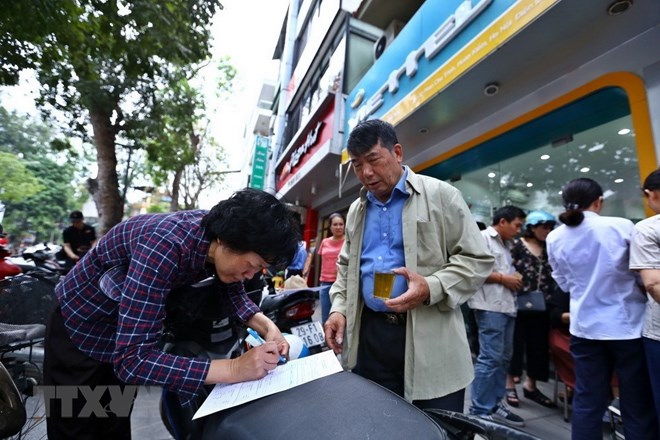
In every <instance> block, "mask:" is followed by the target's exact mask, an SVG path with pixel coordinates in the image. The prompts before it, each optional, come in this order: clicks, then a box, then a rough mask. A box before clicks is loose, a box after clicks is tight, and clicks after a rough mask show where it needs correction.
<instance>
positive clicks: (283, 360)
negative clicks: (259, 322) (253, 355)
mask: <svg viewBox="0 0 660 440" xmlns="http://www.w3.org/2000/svg"><path fill="white" fill-rule="evenodd" d="M247 332H248V333H249V334H250V336H252V337H253V338H254V339H256V340H257V342H258V344H257V345H261V344H263V343H264V342H266V341H264V338H262V337H261V336H259V333H257V332H256V331H255V330H253V329H251V328H249V327H248V329H247ZM280 362H281V363H283V364H285V363H286V358H285V357H284V356H282V355H280Z"/></svg>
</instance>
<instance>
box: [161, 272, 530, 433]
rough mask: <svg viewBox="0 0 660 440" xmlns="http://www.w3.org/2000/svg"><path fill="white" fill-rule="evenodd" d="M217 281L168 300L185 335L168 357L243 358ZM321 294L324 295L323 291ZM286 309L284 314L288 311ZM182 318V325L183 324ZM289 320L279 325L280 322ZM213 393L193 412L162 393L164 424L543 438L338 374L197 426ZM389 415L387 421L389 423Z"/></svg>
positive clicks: (219, 429) (208, 429)
mask: <svg viewBox="0 0 660 440" xmlns="http://www.w3.org/2000/svg"><path fill="white" fill-rule="evenodd" d="M215 282H216V281H215V280H206V281H205V282H203V283H200V284H197V285H195V286H191V287H189V288H186V289H182V290H181V291H175V292H172V293H171V294H170V298H168V315H170V316H169V317H168V320H171V321H175V322H174V323H172V322H170V323H169V324H167V325H166V328H169V329H172V328H175V327H176V328H179V329H181V330H183V332H181V330H180V331H179V332H178V334H177V332H176V331H172V332H171V333H170V332H169V331H168V334H170V337H171V338H172V339H171V341H170V343H169V346H168V347H165V348H164V349H165V350H166V351H168V352H171V353H176V354H179V355H184V356H205V357H207V358H210V359H217V358H219V357H220V358H232V357H235V356H238V355H240V354H241V353H242V352H243V350H244V349H245V346H244V344H243V343H242V341H243V338H244V330H243V329H242V328H241V326H240V325H238V324H237V323H233V322H232V320H231V319H229V318H228V314H227V313H226V309H223V307H222V305H221V304H219V302H218V295H217V293H216V291H217V290H216V288H215V287H214V283H215ZM252 287H253V286H252ZM191 289H192V290H191ZM304 290H305V289H300V290H299V291H291V293H289V292H283V293H284V295H282V293H280V294H279V295H281V298H273V299H272V301H274V302H275V303H279V304H289V305H290V304H293V303H295V302H296V300H292V299H291V298H295V296H296V293H297V295H300V296H301V297H303V298H304V297H305V296H306V295H305V293H304V292H301V291H304ZM315 293H316V294H317V295H316V297H318V293H317V292H315ZM250 296H251V297H252V299H253V301H255V302H256V303H261V304H264V305H268V304H269V303H270V301H266V299H267V298H268V297H269V296H272V295H268V294H264V293H263V292H262V291H260V290H259V289H257V290H252V291H251V292H250ZM259 296H262V297H263V298H262V300H259ZM289 297H291V298H289ZM311 297H314V295H313V294H312V295H311ZM287 299H288V301H286V300H287ZM191 301H192V302H194V304H191V303H190V302H191ZM280 301H282V302H280ZM301 302H302V300H301ZM283 308H284V309H286V308H287V307H286V305H285V306H283ZM303 308H304V307H303ZM301 309H302V308H301ZM195 310H197V312H195ZM296 310H297V309H296ZM182 313H183V315H182ZM177 316H178V317H177ZM270 316H272V317H275V318H278V317H280V316H281V315H280V314H279V313H273V314H271V315H270ZM284 316H286V312H285V313H284ZM290 316H295V313H294V312H291V313H290ZM182 317H183V320H182V321H179V320H180V319H181V318H182ZM176 321H179V322H178V323H176ZM286 322H287V321H286V320H283V321H280V323H281V324H282V323H286ZM296 327H298V326H296V325H292V326H290V328H296ZM184 328H185V330H184ZM205 329H206V330H205ZM211 389H212V387H204V388H203V390H202V391H201V392H200V394H199V395H198V396H197V398H196V399H195V401H194V402H193V404H192V405H191V406H188V407H182V406H181V405H180V404H179V401H178V399H177V396H176V394H175V393H173V392H170V391H167V390H164V391H163V395H162V399H161V418H162V419H163V422H164V424H165V426H166V427H167V429H168V431H169V432H170V434H171V435H172V436H173V437H174V438H175V439H177V440H181V439H214V438H231V439H236V440H241V439H255V438H273V437H277V438H315V439H318V440H330V439H336V438H379V439H385V440H388V439H392V440H394V439H400V438H408V437H412V438H425V439H451V440H459V439H460V440H463V439H471V438H473V437H474V435H475V434H479V435H481V436H482V437H483V438H486V439H493V440H495V439H497V440H499V439H517V440H538V438H537V437H535V436H533V435H530V434H527V433H525V432H523V431H520V430H518V429H515V428H510V427H508V426H506V425H503V424H499V423H493V422H489V421H486V420H483V419H481V418H479V417H476V416H469V415H464V414H460V413H454V412H451V411H442V410H437V409H433V410H426V411H422V410H420V409H418V408H417V407H415V406H414V405H412V404H410V403H408V402H407V401H405V400H404V399H402V398H401V397H399V396H397V395H396V394H394V393H392V392H391V391H389V390H387V389H385V388H383V387H381V386H379V385H377V384H375V383H373V382H371V381H369V380H367V379H364V378H362V377H360V376H357V375H355V374H352V373H349V372H343V373H338V374H333V375H330V376H327V377H324V378H321V379H318V380H315V381H312V382H308V383H306V384H303V385H301V386H298V387H294V388H292V389H289V390H286V391H284V392H281V393H277V394H275V395H271V396H267V397H264V398H261V399H258V400H255V401H252V402H249V403H246V404H243V405H240V406H238V407H234V408H230V409H227V410H224V411H221V412H219V413H215V414H212V415H209V416H206V417H202V418H199V419H196V420H192V417H193V415H194V414H195V413H196V412H197V410H198V409H199V407H200V406H201V405H202V403H203V402H204V400H205V399H206V397H207V396H208V393H209V392H210V390H211ZM255 414H258V415H259V423H255V422H254V420H255V419H254V417H255ZM384 414H387V416H386V417H384V416H383V415H384ZM374 421H375V422H374ZM274 433H276V434H274Z"/></svg>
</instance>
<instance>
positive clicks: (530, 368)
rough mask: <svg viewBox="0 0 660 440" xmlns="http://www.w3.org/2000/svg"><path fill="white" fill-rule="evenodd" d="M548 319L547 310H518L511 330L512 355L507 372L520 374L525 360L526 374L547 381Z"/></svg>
mask: <svg viewBox="0 0 660 440" xmlns="http://www.w3.org/2000/svg"><path fill="white" fill-rule="evenodd" d="M549 333H550V319H549V317H548V313H547V312H518V315H517V316H516V325H515V328H514V330H513V356H512V357H511V363H510V364H509V374H510V375H512V376H521V375H522V372H523V364H524V363H525V361H526V370H527V376H529V377H531V378H532V379H535V380H540V381H541V382H547V381H548V375H549V365H550V347H549V345H548V335H549Z"/></svg>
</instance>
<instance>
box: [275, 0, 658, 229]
mask: <svg viewBox="0 0 660 440" xmlns="http://www.w3.org/2000/svg"><path fill="white" fill-rule="evenodd" d="M292 12H297V14H295V17H296V18H295V22H296V23H295V26H294V28H295V30H291V29H289V27H288V26H287V24H285V25H284V26H283V37H282V38H281V40H280V43H279V44H278V47H281V48H282V50H281V51H280V53H283V54H284V53H286V51H285V50H283V48H284V46H285V44H284V43H286V42H288V43H289V45H290V46H292V49H291V57H290V59H289V61H290V65H291V74H290V76H289V78H288V79H287V81H286V82H281V83H280V84H284V85H283V86H282V85H281V86H280V92H279V99H280V100H284V101H283V102H282V105H280V106H279V107H278V108H279V110H280V111H278V112H277V113H278V116H277V117H279V118H280V123H281V124H282V128H281V129H280V130H279V131H278V130H275V135H274V140H273V141H272V143H273V144H275V145H279V146H281V148H279V149H278V150H273V153H274V154H273V157H272V159H271V162H270V163H269V167H270V168H272V169H274V170H275V172H274V173H273V175H272V178H273V179H272V181H273V186H274V188H276V191H277V194H278V195H279V196H280V197H283V198H285V199H286V200H288V201H289V202H291V203H294V204H295V203H297V204H298V205H299V206H301V207H303V209H304V210H305V211H306V212H307V213H309V215H308V217H309V219H310V220H313V219H317V220H314V221H313V223H315V224H314V225H311V224H306V229H308V230H309V231H310V232H309V233H308V235H307V238H308V239H311V238H313V236H314V235H315V234H314V233H313V232H312V230H315V233H316V234H319V233H321V232H322V231H323V219H324V218H325V217H326V216H327V215H328V214H329V213H331V212H333V211H337V210H343V209H346V208H347V207H348V205H349V204H350V203H351V201H352V200H354V199H355V197H356V196H357V193H358V190H359V182H358V181H357V179H356V178H355V176H354V175H353V172H352V170H351V169H350V162H349V161H348V160H347V155H346V153H345V151H343V148H344V143H345V139H346V136H347V133H348V132H350V129H351V128H352V127H353V126H355V124H356V123H358V122H359V121H361V120H364V119H369V118H381V119H384V120H387V121H389V122H391V123H392V124H393V125H394V126H395V127H396V129H397V133H398V135H399V141H400V143H401V144H402V145H403V146H404V162H405V163H406V164H407V165H409V166H410V167H411V168H412V169H413V170H414V171H415V172H418V173H421V174H427V175H431V176H434V177H437V178H439V179H442V180H446V181H448V182H450V183H452V184H453V185H454V186H456V187H458V188H459V189H460V190H461V191H462V193H463V196H464V197H465V199H466V201H467V202H468V204H469V205H470V207H471V209H472V212H473V214H474V216H475V220H480V221H484V222H486V223H489V222H490V218H491V214H492V212H493V210H494V209H496V208H498V207H500V206H503V205H505V204H515V205H518V206H520V207H522V208H524V209H529V210H532V209H544V210H547V211H550V212H552V213H554V214H558V213H559V212H561V211H563V207H562V203H561V193H560V191H561V187H562V186H563V184H565V183H566V182H567V181H569V180H571V179H573V178H576V177H590V178H593V179H594V180H596V181H598V182H599V183H600V184H601V185H602V186H603V188H604V190H605V199H606V203H605V205H604V211H603V213H604V214H605V215H617V216H622V217H627V218H630V219H632V220H637V219H641V218H644V217H645V216H646V215H648V214H649V212H648V211H646V209H645V206H644V203H643V198H642V193H641V191H640V190H639V188H640V184H641V182H642V181H643V179H644V178H645V177H646V175H648V174H649V173H650V172H651V171H653V170H654V169H656V168H657V167H658V145H659V141H660V51H657V50H654V47H655V45H656V44H657V43H656V42H657V41H660V4H659V3H658V2H657V1H655V0H635V1H634V2H632V1H630V0H627V1H623V0H617V1H614V0H592V1H578V0H562V1H560V0H426V1H414V0H413V1H406V2H395V1H388V0H364V1H352V2H341V1H328V0H326V1H322V2H319V1H313V0H309V1H308V0H304V1H297V0H294V1H292V3H291V6H290V10H289V19H288V24H290V21H291V18H290V17H291V15H292V14H291V13H292ZM287 34H288V37H289V38H288V39H287ZM283 63H284V61H283Z"/></svg>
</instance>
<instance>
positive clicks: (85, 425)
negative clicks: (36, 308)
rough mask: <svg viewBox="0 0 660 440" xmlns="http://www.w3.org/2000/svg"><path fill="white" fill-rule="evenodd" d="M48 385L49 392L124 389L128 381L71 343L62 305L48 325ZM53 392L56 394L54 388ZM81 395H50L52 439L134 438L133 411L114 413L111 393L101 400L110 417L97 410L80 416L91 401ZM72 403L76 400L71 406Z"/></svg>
mask: <svg viewBox="0 0 660 440" xmlns="http://www.w3.org/2000/svg"><path fill="white" fill-rule="evenodd" d="M44 385H46V387H45V388H44V393H45V392H46V390H49V391H50V390H55V391H56V392H57V389H58V388H57V387H58V386H71V385H75V386H90V387H92V389H94V388H95V387H96V386H98V385H110V386H119V387H121V388H122V389H124V385H125V384H124V383H123V382H121V381H120V380H119V379H117V377H116V376H115V374H114V370H113V367H112V365H111V364H106V363H103V362H99V361H97V360H94V359H92V358H90V357H89V356H87V355H86V354H84V353H82V352H81V351H80V350H78V348H77V347H76V346H75V345H74V344H73V342H71V339H70V337H69V334H68V333H67V331H66V328H65V327H64V320H63V319H62V314H61V313H60V308H59V306H58V307H57V308H56V309H55V310H54V311H53V313H52V314H51V316H50V318H49V320H48V324H47V327H46V339H45V347H44ZM49 386H55V387H52V388H51V387H49ZM67 389H68V390H72V389H74V388H70V387H67ZM49 394H50V395H51V396H52V391H50V393H49ZM78 396H79V397H78V398H74V399H67V400H61V399H59V398H49V399H47V401H46V402H45V404H46V405H48V406H47V407H46V411H47V418H46V429H47V433H48V439H49V440H60V439H62V440H64V439H66V440H70V439H76V440H87V439H89V440H96V439H108V440H115V439H120V440H123V439H126V440H130V438H131V419H130V413H129V415H128V417H118V416H116V415H115V414H112V413H111V412H110V411H109V408H111V407H112V405H110V394H109V392H107V391H106V392H105V394H104V395H103V397H102V398H101V399H100V400H101V402H100V404H101V405H102V406H103V408H105V409H106V411H107V415H108V417H97V416H96V414H94V413H92V414H90V415H88V416H85V417H80V414H81V412H83V413H84V412H85V411H83V408H85V406H86V403H87V401H86V399H85V397H84V395H82V394H81V393H78ZM69 402H72V403H71V406H69ZM131 410H132V406H131ZM86 412H89V411H86Z"/></svg>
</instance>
